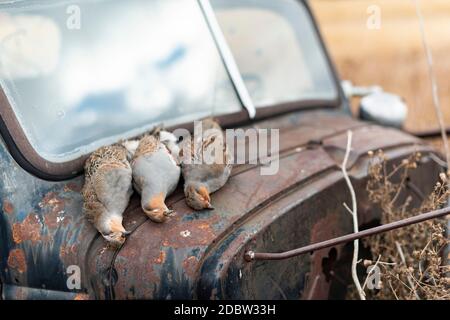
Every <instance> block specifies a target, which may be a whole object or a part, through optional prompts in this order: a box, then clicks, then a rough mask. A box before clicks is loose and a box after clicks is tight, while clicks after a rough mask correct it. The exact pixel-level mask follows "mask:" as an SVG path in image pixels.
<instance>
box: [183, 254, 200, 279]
mask: <svg viewBox="0 0 450 320" xmlns="http://www.w3.org/2000/svg"><path fill="white" fill-rule="evenodd" d="M197 265H198V259H197V257H195V256H190V257H187V258H186V259H184V260H183V270H184V271H185V272H186V274H187V275H188V276H189V277H191V278H194V277H195V271H196V267H197Z"/></svg>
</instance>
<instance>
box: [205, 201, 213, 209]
mask: <svg viewBox="0 0 450 320" xmlns="http://www.w3.org/2000/svg"><path fill="white" fill-rule="evenodd" d="M205 209H208V210H214V207H213V206H212V205H211V203H209V202H208V204H207V205H206V208H205Z"/></svg>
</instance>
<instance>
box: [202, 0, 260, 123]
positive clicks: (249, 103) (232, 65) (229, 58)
mask: <svg viewBox="0 0 450 320" xmlns="http://www.w3.org/2000/svg"><path fill="white" fill-rule="evenodd" d="M198 3H199V5H200V8H201V9H202V11H203V15H204V16H205V19H206V22H207V24H208V26H209V29H210V30H211V34H212V36H213V38H214V41H215V42H216V45H217V47H218V49H219V53H220V55H221V57H222V59H223V62H224V64H225V68H226V69H227V71H228V74H229V76H230V78H231V81H232V83H233V85H234V87H235V88H236V91H237V94H238V96H239V99H240V100H241V102H242V104H243V105H244V108H245V109H247V112H248V115H249V117H250V119H253V118H254V117H255V115H256V109H255V105H254V104H253V100H252V98H251V97H250V94H249V92H248V90H247V87H246V85H245V83H244V80H243V79H242V75H241V72H240V71H239V68H238V66H237V63H236V60H235V59H234V56H233V53H232V52H231V49H230V47H229V46H228V43H227V41H226V39H225V36H224V34H223V32H222V29H221V28H220V25H219V22H218V21H217V18H216V14H215V13H214V10H213V8H212V7H211V3H210V2H209V0H198Z"/></svg>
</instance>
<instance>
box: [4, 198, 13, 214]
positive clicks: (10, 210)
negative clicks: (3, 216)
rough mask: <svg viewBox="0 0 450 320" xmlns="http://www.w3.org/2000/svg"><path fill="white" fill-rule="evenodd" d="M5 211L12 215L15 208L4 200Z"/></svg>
mask: <svg viewBox="0 0 450 320" xmlns="http://www.w3.org/2000/svg"><path fill="white" fill-rule="evenodd" d="M3 211H5V212H6V213H8V214H11V213H13V212H14V206H13V205H12V203H11V202H9V201H8V200H3Z"/></svg>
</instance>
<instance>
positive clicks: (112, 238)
mask: <svg viewBox="0 0 450 320" xmlns="http://www.w3.org/2000/svg"><path fill="white" fill-rule="evenodd" d="M102 236H103V238H105V239H106V241H108V243H109V244H110V245H111V246H113V247H116V248H117V247H120V246H121V245H122V244H123V243H124V242H125V233H123V232H120V231H119V232H111V233H109V234H104V233H102Z"/></svg>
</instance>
